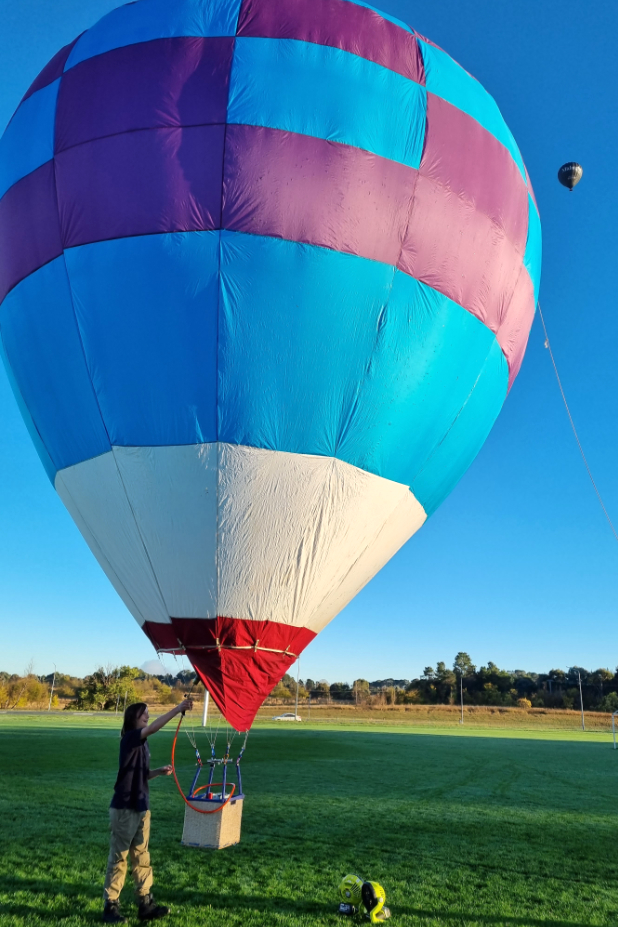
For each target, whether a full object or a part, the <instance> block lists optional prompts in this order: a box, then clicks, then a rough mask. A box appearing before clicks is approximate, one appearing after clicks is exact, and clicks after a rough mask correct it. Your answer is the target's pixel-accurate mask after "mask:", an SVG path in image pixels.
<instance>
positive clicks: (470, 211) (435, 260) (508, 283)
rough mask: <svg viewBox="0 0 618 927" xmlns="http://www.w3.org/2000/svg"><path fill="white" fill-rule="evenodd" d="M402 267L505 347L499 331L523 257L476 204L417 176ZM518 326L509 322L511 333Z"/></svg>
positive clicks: (400, 262) (403, 250)
mask: <svg viewBox="0 0 618 927" xmlns="http://www.w3.org/2000/svg"><path fill="white" fill-rule="evenodd" d="M398 266H399V267H400V269H401V270H403V271H404V272H405V273H407V274H410V275H411V276H412V277H415V278H416V279H417V280H420V281H422V282H423V283H426V284H427V285H428V286H431V287H433V288H434V289H436V290H438V291H439V292H440V293H444V295H445V296H448V297H449V298H450V299H452V300H454V301H455V302H456V303H459V305H460V306H463V307H464V309H467V310H468V312H471V313H472V315H474V316H476V318H477V319H480V321H481V322H483V323H484V324H485V325H486V326H487V327H488V328H490V329H491V330H492V331H493V332H495V333H496V334H497V335H498V340H499V341H500V344H501V346H502V347H503V349H505V345H504V344H503V343H502V341H501V340H500V337H499V334H498V333H499V329H500V327H501V325H502V323H503V320H504V319H505V318H506V314H507V312H508V311H509V305H510V303H511V299H512V296H513V293H514V291H515V286H516V284H517V280H518V277H519V275H520V272H521V268H522V267H523V264H522V258H521V255H520V254H519V253H518V252H517V250H516V249H515V246H514V245H513V243H512V242H511V241H510V240H509V239H508V238H507V236H506V233H505V232H504V230H503V229H501V228H499V226H497V225H496V223H495V222H492V220H491V219H490V218H488V217H487V216H486V215H485V214H484V213H482V212H479V211H478V210H477V209H476V207H475V206H474V204H473V203H471V202H469V201H468V200H467V199H465V198H464V197H462V196H458V195H457V194H456V193H453V192H452V191H451V190H450V189H449V188H448V187H446V186H445V185H444V184H441V183H438V182H437V181H435V180H432V179H431V178H429V177H424V176H423V175H422V174H420V173H419V176H418V181H417V184H416V189H415V193H414V203H413V206H412V216H411V219H410V225H409V227H408V231H407V234H406V238H405V241H404V246H403V249H402V253H401V258H400V261H399V265H398ZM521 308H522V307H519V310H520V311H521ZM518 324H519V323H518V320H515V319H513V320H511V325H512V327H513V329H515V328H517V327H518ZM512 350H513V346H512V345H509V351H512ZM505 354H506V349H505ZM507 359H508V355H507Z"/></svg>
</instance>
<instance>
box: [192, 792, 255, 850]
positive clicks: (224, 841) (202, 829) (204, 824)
mask: <svg viewBox="0 0 618 927" xmlns="http://www.w3.org/2000/svg"><path fill="white" fill-rule="evenodd" d="M243 801H244V799H243V798H240V797H239V798H233V799H232V800H231V801H230V802H228V804H227V805H226V806H225V807H224V808H222V809H221V811H217V812H216V813H215V814H200V813H199V811H194V810H193V808H190V807H189V806H188V805H185V826H184V828H183V831H182V840H181V843H182V844H184V846H187V847H208V848H209V849H211V850H222V849H223V847H231V846H233V845H234V844H235V843H240V824H241V820H242V806H243ZM195 804H196V806H197V805H198V803H197V802H196V803H195ZM215 805H216V803H215V802H208V806H207V807H208V808H213V807H215Z"/></svg>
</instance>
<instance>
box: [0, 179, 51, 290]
mask: <svg viewBox="0 0 618 927" xmlns="http://www.w3.org/2000/svg"><path fill="white" fill-rule="evenodd" d="M0 241H1V242H2V247H1V248H0V303H1V302H2V300H3V299H4V297H5V296H6V294H7V293H8V292H9V290H11V289H12V288H13V287H14V286H15V285H16V284H17V283H19V281H20V280H23V279H24V277H27V276H28V275H29V274H31V273H32V272H33V271H35V270H36V269H37V268H38V267H42V266H43V264H48V263H49V261H52V260H53V259H54V258H56V257H58V256H59V255H60V254H62V238H61V234H60V222H59V220H58V205H57V201H56V188H55V184H54V162H53V161H48V162H47V163H46V164H43V165H42V166H41V167H39V168H37V170H36V171H32V173H31V174H28V175H27V176H26V177H23V178H22V179H21V180H19V181H18V182H17V183H16V184H14V185H13V186H12V187H11V188H10V189H9V190H7V192H6V193H5V194H4V196H3V197H2V199H1V200H0Z"/></svg>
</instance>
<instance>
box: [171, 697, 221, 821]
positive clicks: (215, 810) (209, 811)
mask: <svg viewBox="0 0 618 927" xmlns="http://www.w3.org/2000/svg"><path fill="white" fill-rule="evenodd" d="M182 719H183V715H181V716H180V721H179V722H178V727H177V728H176V733H175V734H174V742H173V744H172V774H173V776H174V781H175V783H176V785H177V787H178V791H179V792H180V794H181V796H182V800H183V801H184V803H185V805H188V806H189V808H192V809H193V811H197V813H198V814H217V813H218V812H219V811H223V809H224V808H225V806H226V805H227V804H228V802H229V800H230V798H231V797H232V795H233V794H234V789H235V788H236V784H235V783H234V784H233V785H232V791H231V792H230V794H229V795H228V797H227V798H226V799H225V801H224V802H222V803H221V804H220V805H219V807H218V808H210V809H206V808H196V807H195V806H194V805H192V804H191V802H190V801H188V799H187V796H186V795H185V793H184V792H183V790H182V789H181V787H180V782H179V781H178V776H177V775H176V764H175V763H174V757H175V755H176V741H177V740H178V731H179V730H180V725H181V724H182ZM212 784H213V785H215V784H216V785H219V783H212ZM205 788H207V786H205V785H202V786H200V788H199V789H198V792H200V791H201V790H202V789H205Z"/></svg>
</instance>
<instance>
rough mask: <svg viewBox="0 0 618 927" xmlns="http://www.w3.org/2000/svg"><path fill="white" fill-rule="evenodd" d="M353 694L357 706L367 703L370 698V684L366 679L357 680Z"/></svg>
mask: <svg viewBox="0 0 618 927" xmlns="http://www.w3.org/2000/svg"><path fill="white" fill-rule="evenodd" d="M352 692H353V693H354V701H355V702H356V704H360V703H361V702H366V701H367V699H368V698H369V682H368V681H367V680H366V679H355V680H354V682H353V683H352Z"/></svg>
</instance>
